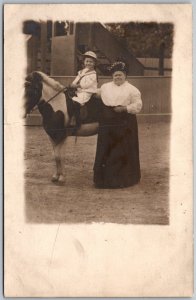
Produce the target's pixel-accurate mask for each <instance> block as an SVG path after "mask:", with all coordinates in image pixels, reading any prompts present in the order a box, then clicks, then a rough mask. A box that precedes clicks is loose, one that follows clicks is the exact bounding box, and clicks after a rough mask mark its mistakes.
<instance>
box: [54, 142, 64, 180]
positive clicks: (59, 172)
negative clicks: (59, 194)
mask: <svg viewBox="0 0 196 300" xmlns="http://www.w3.org/2000/svg"><path fill="white" fill-rule="evenodd" d="M51 142H52V145H53V150H54V159H55V163H56V172H55V173H54V174H53V176H52V179H51V180H52V181H53V182H57V181H58V182H60V183H63V182H64V175H63V173H64V172H63V155H62V149H63V145H64V141H63V142H61V143H59V144H55V143H54V142H53V141H52V140H51Z"/></svg>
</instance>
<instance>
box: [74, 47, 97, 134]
mask: <svg viewBox="0 0 196 300" xmlns="http://www.w3.org/2000/svg"><path fill="white" fill-rule="evenodd" d="M83 56H84V69H82V70H80V71H79V72H78V75H77V77H76V78H75V80H74V81H73V82H72V84H71V87H73V88H76V89H77V91H76V96H74V97H73V98H72V99H73V101H74V110H75V117H76V128H77V129H78V128H79V127H80V125H81V121H80V108H81V106H83V105H84V104H85V103H87V102H88V101H89V100H90V98H91V96H92V94H94V93H96V92H97V74H96V71H95V64H96V61H97V55H96V54H95V53H94V52H92V51H87V52H86V53H85V54H84V55H83Z"/></svg>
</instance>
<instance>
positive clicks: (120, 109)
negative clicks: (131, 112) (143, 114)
mask: <svg viewBox="0 0 196 300" xmlns="http://www.w3.org/2000/svg"><path fill="white" fill-rule="evenodd" d="M113 109H114V111H115V112H118V113H121V112H127V107H126V106H121V105H119V106H116V107H114V108H113Z"/></svg>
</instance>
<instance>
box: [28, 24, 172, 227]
mask: <svg viewBox="0 0 196 300" xmlns="http://www.w3.org/2000/svg"><path fill="white" fill-rule="evenodd" d="M173 28H174V26H173V24H172V23H155V22H146V23H140V22H128V23H110V24H107V23H74V22H71V21H69V20H62V21H49V20H48V21H46V22H36V21H34V20H26V21H25V22H24V23H23V34H24V35H25V37H26V48H27V51H26V55H27V62H28V65H27V76H26V82H25V117H26V124H25V125H26V127H25V167H26V170H25V198H26V199H25V206H26V208H25V211H26V221H27V222H37V223H53V222H65V223H78V222H84V223H91V222H108V223H119V224H129V223H131V224H161V225H167V224H169V198H168V191H169V147H170V143H169V141H170V123H171V116H172V111H171V81H172V48H173ZM152 144H153V148H152V147H151V145H152Z"/></svg>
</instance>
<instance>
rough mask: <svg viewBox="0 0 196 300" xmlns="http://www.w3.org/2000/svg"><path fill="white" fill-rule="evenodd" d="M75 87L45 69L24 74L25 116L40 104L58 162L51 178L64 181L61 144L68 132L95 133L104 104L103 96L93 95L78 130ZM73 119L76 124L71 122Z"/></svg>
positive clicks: (43, 120)
mask: <svg viewBox="0 0 196 300" xmlns="http://www.w3.org/2000/svg"><path fill="white" fill-rule="evenodd" d="M72 92H73V91H72V90H71V89H70V88H69V87H68V88H65V87H64V86H63V85H62V84H60V83H59V82H57V81H56V80H54V79H52V78H50V77H49V76H48V75H46V74H44V73H43V72H39V71H34V72H32V73H30V74H29V75H27V77H26V78H25V103H24V109H25V116H27V115H28V114H30V113H31V111H32V110H34V109H35V108H38V110H39V112H40V114H41V115H42V124H43V128H44V130H45V132H46V133H47V135H48V136H49V139H50V141H51V144H52V147H53V152H54V159H55V163H56V170H55V173H54V174H53V175H52V179H51V180H52V182H55V183H59V184H63V183H64V180H65V179H64V168H63V164H62V148H63V145H64V143H65V141H66V139H67V137H68V136H92V135H95V134H97V132H98V126H99V125H98V124H99V123H98V120H99V114H100V111H101V107H102V102H101V100H100V98H98V97H97V96H96V95H93V96H92V97H91V99H90V100H89V102H88V103H87V104H85V106H86V110H85V112H86V118H84V120H83V121H82V124H81V126H80V128H79V129H77V130H75V127H74V125H73V124H74V123H73V122H74V116H73V103H72V101H73V100H72V99H71V96H72V95H70V94H72ZM72 123H73V124H72Z"/></svg>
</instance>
